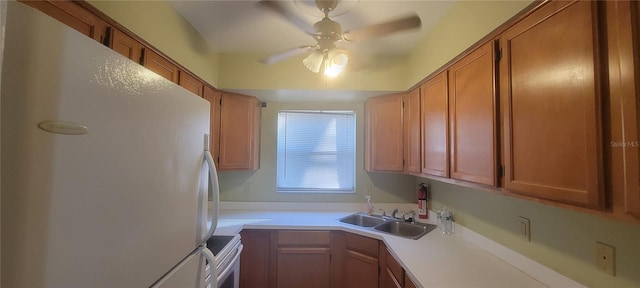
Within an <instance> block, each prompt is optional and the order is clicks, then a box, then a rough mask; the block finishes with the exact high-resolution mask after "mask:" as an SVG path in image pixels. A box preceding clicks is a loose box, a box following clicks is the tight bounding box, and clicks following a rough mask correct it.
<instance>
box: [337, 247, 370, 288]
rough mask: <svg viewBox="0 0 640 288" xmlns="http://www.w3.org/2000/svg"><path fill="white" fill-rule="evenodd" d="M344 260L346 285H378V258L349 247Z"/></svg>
mask: <svg viewBox="0 0 640 288" xmlns="http://www.w3.org/2000/svg"><path fill="white" fill-rule="evenodd" d="M344 261H345V286H344V287H353V288H356V287H367V288H376V287H378V258H374V257H371V256H369V255H365V254H363V253H359V252H356V251H353V250H348V249H347V251H346V255H345V259H344Z"/></svg>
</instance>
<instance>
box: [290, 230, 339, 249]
mask: <svg viewBox="0 0 640 288" xmlns="http://www.w3.org/2000/svg"><path fill="white" fill-rule="evenodd" d="M277 238H278V241H277V243H278V246H281V245H304V246H309V245H316V246H328V245H329V244H330V243H331V232H330V231H286V230H285V231H278V237H277Z"/></svg>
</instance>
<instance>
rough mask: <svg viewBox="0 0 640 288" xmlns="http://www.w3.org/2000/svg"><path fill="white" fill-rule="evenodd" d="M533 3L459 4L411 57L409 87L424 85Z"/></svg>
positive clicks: (408, 69) (470, 2)
mask: <svg viewBox="0 0 640 288" xmlns="http://www.w3.org/2000/svg"><path fill="white" fill-rule="evenodd" d="M532 2H533V1H531V0H526V1H525V0H523V1H460V2H456V3H455V4H454V5H453V6H452V7H451V8H450V9H449V11H447V14H446V15H445V17H443V18H442V19H441V20H440V21H439V22H438V23H437V24H436V25H435V27H434V28H433V29H432V30H431V32H430V33H429V34H428V35H427V37H425V38H424V39H423V40H422V41H421V42H420V43H418V46H417V47H416V48H415V49H414V50H413V51H412V52H411V54H410V55H409V57H408V63H407V66H406V67H405V68H406V69H407V71H408V77H407V79H406V81H407V82H406V83H405V84H406V86H407V87H411V86H412V85H414V84H416V83H417V82H420V80H422V79H424V78H425V77H426V76H428V75H429V74H431V73H432V72H433V71H435V70H437V69H438V68H440V67H442V66H443V65H444V64H446V63H447V62H449V61H450V60H451V59H453V58H455V57H456V56H457V55H458V54H460V53H461V52H463V51H464V50H466V49H467V48H469V47H470V46H471V45H473V44H474V43H476V42H477V41H479V40H480V39H482V37H484V36H486V35H487V34H489V32H491V31H493V30H494V29H496V28H497V27H498V26H500V25H501V24H502V23H504V22H506V21H507V20H509V19H510V18H511V17H513V16H514V15H515V14H517V13H518V12H520V11H522V9H524V8H526V7H527V6H528V5H530V4H531V3H532Z"/></svg>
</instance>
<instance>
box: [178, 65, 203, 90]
mask: <svg viewBox="0 0 640 288" xmlns="http://www.w3.org/2000/svg"><path fill="white" fill-rule="evenodd" d="M179 75H180V77H179V80H178V84H179V85H180V86H182V88H184V89H187V90H189V91H190V92H191V93H193V94H196V95H198V96H204V94H203V93H204V92H203V90H204V83H203V82H202V81H200V80H198V78H196V77H193V75H191V74H189V73H187V72H185V71H182V70H180V73H179Z"/></svg>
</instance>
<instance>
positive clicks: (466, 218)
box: [417, 178, 640, 288]
mask: <svg viewBox="0 0 640 288" xmlns="http://www.w3.org/2000/svg"><path fill="white" fill-rule="evenodd" d="M417 181H418V183H419V182H427V183H429V185H430V188H431V196H432V200H433V201H432V202H431V204H430V205H431V209H432V210H436V209H439V208H441V207H443V206H445V207H447V208H449V209H451V210H453V211H454V218H455V220H456V222H457V223H459V224H462V225H463V226H465V227H467V228H469V229H471V230H474V231H476V232H478V233H480V234H482V235H484V236H485V237H488V238H490V239H492V240H494V241H496V242H498V243H500V244H502V245H505V246H507V247H509V248H510V249H512V250H514V251H516V252H518V253H520V254H522V255H524V256H527V257H529V258H531V259H533V260H534V261H536V262H538V263H541V264H542V265H545V266H547V267H549V268H551V269H553V270H556V271H558V272H560V273H561V274H563V275H565V276H567V277H569V278H571V279H574V280H576V281H577V282H580V283H582V284H584V285H586V286H587V287H607V288H612V287H640V225H638V224H637V223H636V224H630V223H624V222H622V221H618V220H611V219H606V218H603V217H598V216H594V215H591V214H587V213H583V212H576V211H572V210H567V209H563V208H558V207H554V206H550V205H545V204H540V203H536V202H532V201H527V200H523V199H519V198H515V197H510V196H504V195H500V194H495V193H490V192H486V191H478V190H475V189H471V188H465V187H460V186H456V185H452V184H447V183H442V182H438V181H433V180H427V179H422V178H418V179H417ZM518 216H522V217H525V218H528V219H529V220H531V242H527V241H524V240H522V239H520V238H519V231H520V230H519V229H520V226H519V222H518ZM596 241H600V242H603V243H607V244H609V245H612V246H614V247H615V257H616V263H615V265H616V274H617V275H616V276H615V277H613V276H609V275H607V274H606V273H603V272H600V271H598V270H597V269H596V266H595V263H596V254H595V252H596V246H595V245H596Z"/></svg>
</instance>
